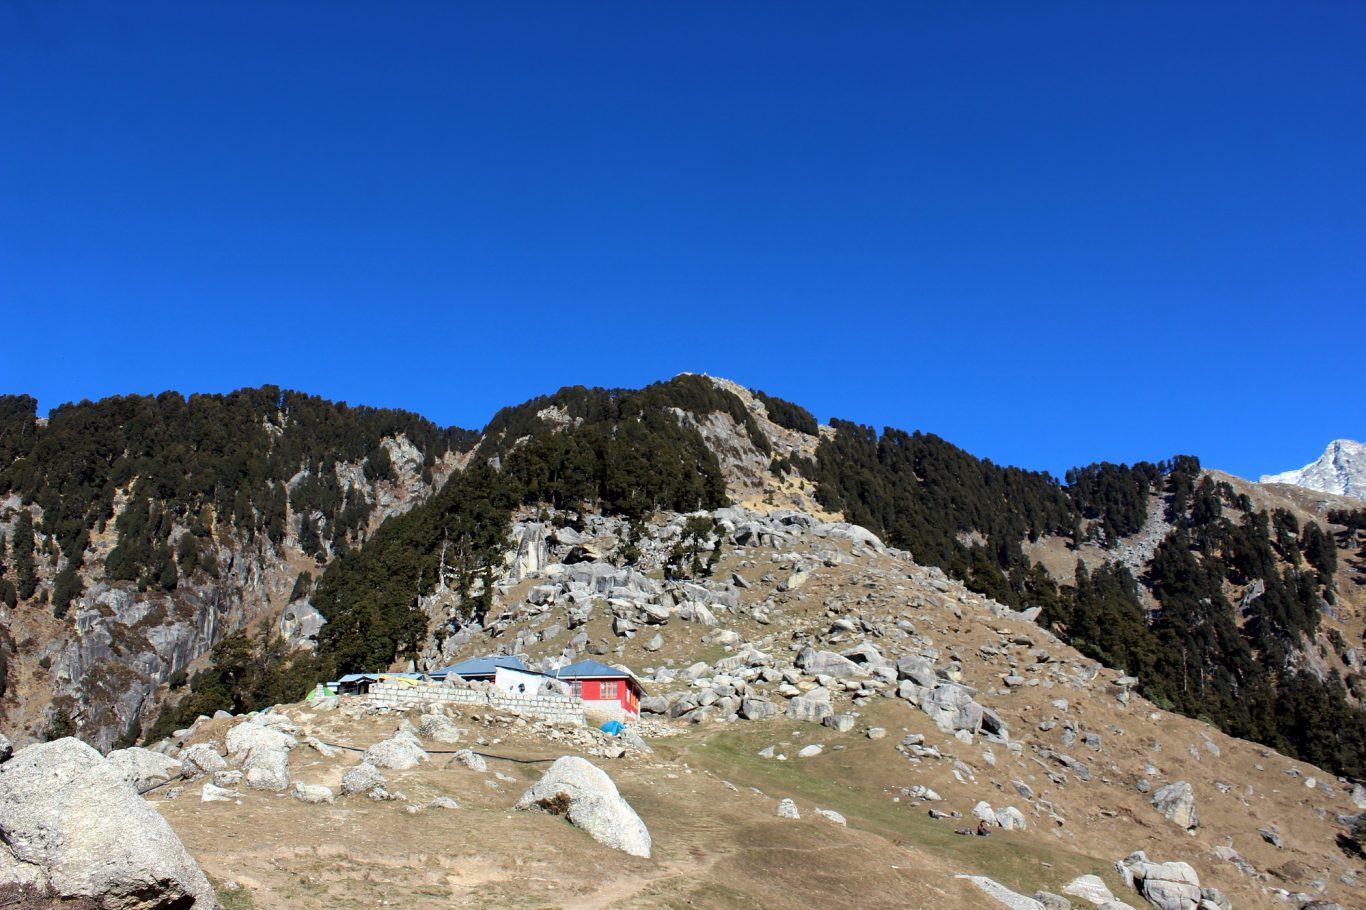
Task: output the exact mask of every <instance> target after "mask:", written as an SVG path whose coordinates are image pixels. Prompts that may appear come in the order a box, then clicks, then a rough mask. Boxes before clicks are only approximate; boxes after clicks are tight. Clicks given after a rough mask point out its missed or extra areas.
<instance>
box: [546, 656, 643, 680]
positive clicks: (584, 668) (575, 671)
mask: <svg viewBox="0 0 1366 910" xmlns="http://www.w3.org/2000/svg"><path fill="white" fill-rule="evenodd" d="M550 675H551V676H555V677H558V678H559V679H584V678H589V677H592V678H599V677H606V678H608V679H635V674H633V673H628V672H627V671H625V670H618V669H617V668H616V667H609V666H607V664H603V663H598V662H597V661H596V660H581V661H579V662H578V663H575V664H570V665H569V666H567V667H561V668H560V669H558V670H552V671H551V672H550Z"/></svg>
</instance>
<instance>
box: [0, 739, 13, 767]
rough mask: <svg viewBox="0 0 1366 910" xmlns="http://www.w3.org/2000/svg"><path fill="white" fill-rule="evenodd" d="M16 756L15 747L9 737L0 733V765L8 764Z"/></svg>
mask: <svg viewBox="0 0 1366 910" xmlns="http://www.w3.org/2000/svg"><path fill="white" fill-rule="evenodd" d="M13 754H14V745H13V744H12V743H10V741H9V737H8V736H6V735H5V734H3V733H0V763H2V762H7V761H9V759H10V756H11V755H13Z"/></svg>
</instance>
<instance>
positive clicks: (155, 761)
mask: <svg viewBox="0 0 1366 910" xmlns="http://www.w3.org/2000/svg"><path fill="white" fill-rule="evenodd" d="M105 758H106V759H107V760H108V761H109V763H110V764H112V765H113V766H114V767H115V768H118V769H119V773H120V774H122V775H123V777H124V779H125V780H127V781H128V783H130V784H132V785H133V786H134V787H135V788H136V789H137V790H138V792H139V793H140V792H142V791H143V790H146V789H147V788H148V787H151V786H153V785H155V784H162V783H165V782H166V781H168V780H170V779H171V778H173V777H178V776H179V775H180V774H181V772H182V770H183V766H182V765H181V763H180V762H179V761H178V760H177V759H174V758H171V757H170V756H169V755H162V754H161V753H160V752H153V751H152V750H151V749H142V748H139V747H138V746H133V747H132V748H131V749H115V750H114V751H113V752H110V753H109V754H108V755H107V756H105Z"/></svg>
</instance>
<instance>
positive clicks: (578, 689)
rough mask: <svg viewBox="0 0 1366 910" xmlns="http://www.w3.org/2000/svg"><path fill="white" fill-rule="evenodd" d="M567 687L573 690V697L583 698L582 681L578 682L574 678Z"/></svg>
mask: <svg viewBox="0 0 1366 910" xmlns="http://www.w3.org/2000/svg"><path fill="white" fill-rule="evenodd" d="M569 688H570V690H571V691H572V692H573V695H574V697H575V698H583V683H582V682H580V681H579V680H577V679H576V680H574V681H573V682H572V683H570V684H569Z"/></svg>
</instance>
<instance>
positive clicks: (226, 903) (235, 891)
mask: <svg viewBox="0 0 1366 910" xmlns="http://www.w3.org/2000/svg"><path fill="white" fill-rule="evenodd" d="M209 884H210V885H212V886H213V890H214V893H215V894H217V895H218V902H219V903H220V904H222V905H223V910H256V902H255V901H254V900H252V899H251V892H250V891H248V890H247V889H246V888H243V887H240V886H239V887H237V888H231V889H229V888H226V887H224V885H223V883H222V882H220V881H218V879H216V878H210V879H209Z"/></svg>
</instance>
